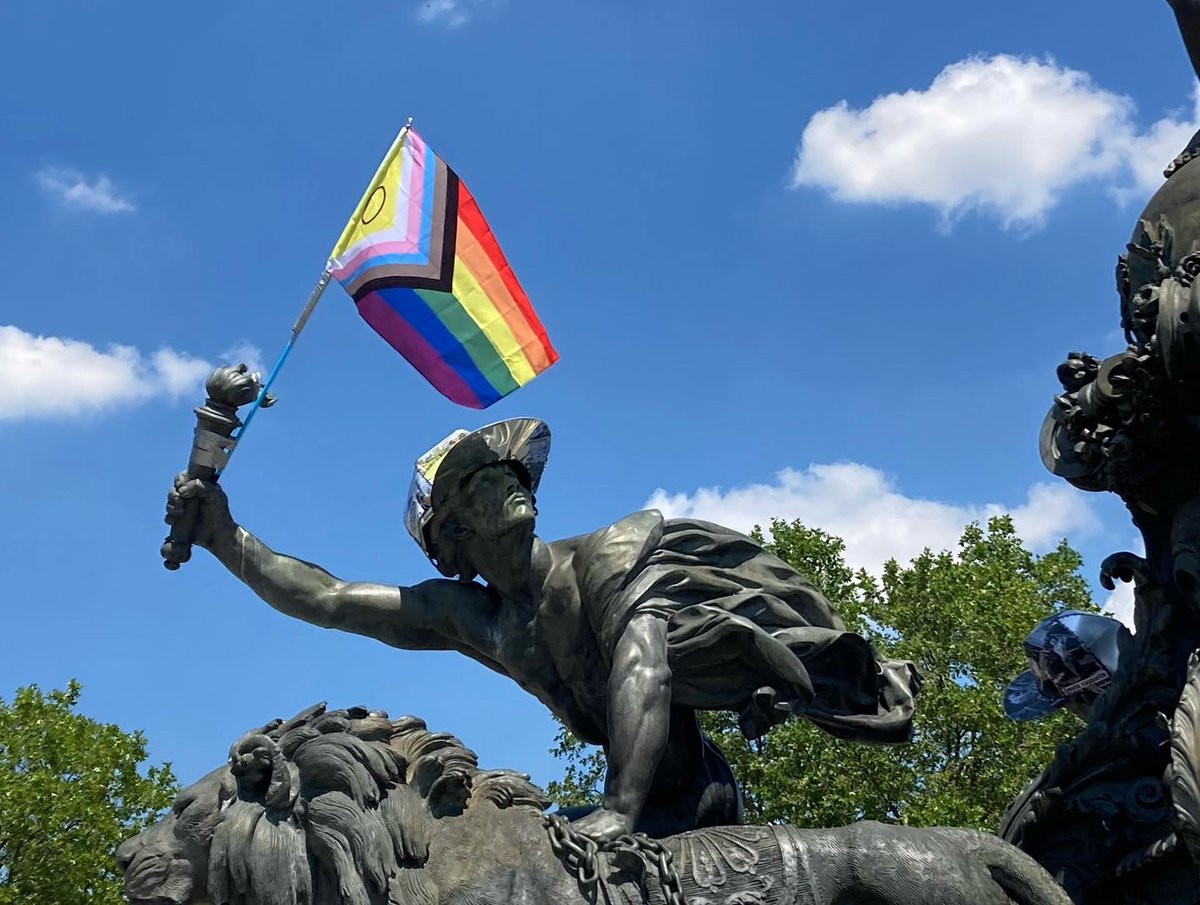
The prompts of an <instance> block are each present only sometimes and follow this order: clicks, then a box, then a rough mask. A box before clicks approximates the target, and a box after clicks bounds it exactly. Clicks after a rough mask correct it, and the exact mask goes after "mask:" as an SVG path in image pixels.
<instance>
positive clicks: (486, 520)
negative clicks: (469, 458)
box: [455, 462, 537, 540]
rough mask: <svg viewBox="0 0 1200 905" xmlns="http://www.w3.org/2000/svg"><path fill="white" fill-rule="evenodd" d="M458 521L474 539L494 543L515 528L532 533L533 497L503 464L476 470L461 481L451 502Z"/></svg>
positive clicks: (509, 467)
mask: <svg viewBox="0 0 1200 905" xmlns="http://www.w3.org/2000/svg"><path fill="white" fill-rule="evenodd" d="M455 510H456V514H457V516H458V519H459V521H460V522H462V524H463V525H465V526H466V527H468V528H470V529H471V531H472V532H473V533H474V535H475V536H476V537H479V538H482V539H485V540H495V539H497V538H500V537H503V536H504V535H506V534H508V533H509V532H510V531H513V530H515V529H518V528H526V529H529V530H532V527H533V523H534V520H535V518H536V514H537V513H536V512H535V510H534V508H533V494H531V493H530V492H529V488H528V487H526V486H525V484H524V483H523V482H522V481H521V479H520V477H519V476H518V475H517V472H516V470H515V469H514V468H512V467H511V466H510V465H507V464H505V463H503V462H501V463H498V464H496V465H488V466H486V467H484V468H481V469H479V470H478V471H476V472H475V473H474V474H472V475H471V476H470V477H469V478H467V480H466V481H464V482H463V485H462V488H461V489H460V490H459V491H458V494H457V498H456V500H455Z"/></svg>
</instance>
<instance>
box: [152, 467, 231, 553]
mask: <svg viewBox="0 0 1200 905" xmlns="http://www.w3.org/2000/svg"><path fill="white" fill-rule="evenodd" d="M193 510H194V513H195V514H194V515H191V512H192V511H193ZM185 518H194V519H195V521H194V523H193V527H192V532H191V538H190V540H191V543H194V544H199V545H200V546H201V547H204V548H206V549H210V550H211V549H212V547H213V545H214V544H216V543H217V542H218V541H220V540H221V539H222V538H228V537H230V536H231V535H232V534H233V532H234V530H235V529H236V528H237V525H236V524H235V523H234V521H233V516H232V515H230V514H229V499H228V498H227V497H226V496H225V491H224V490H222V489H221V485H220V484H217V483H216V482H215V481H202V480H199V479H196V478H193V479H191V480H189V479H188V476H187V473H186V472H182V473H180V474H179V475H177V476H176V478H175V486H174V487H172V488H171V490H170V492H169V493H168V494H167V517H166V523H167V524H168V525H172V526H174V525H175V524H177V523H179V522H180V521H181V520H183V519H185Z"/></svg>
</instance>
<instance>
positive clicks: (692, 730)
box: [637, 707, 742, 836]
mask: <svg viewBox="0 0 1200 905" xmlns="http://www.w3.org/2000/svg"><path fill="white" fill-rule="evenodd" d="M741 819H742V799H741V793H740V792H739V791H738V787H737V782H736V781H735V780H734V776H733V769H732V768H731V767H730V766H729V764H728V762H727V761H726V760H725V757H724V755H722V754H721V751H720V749H719V748H717V746H716V745H714V744H713V743H712V742H710V741H709V740H708V739H706V738H705V737H704V734H703V733H702V732H701V731H700V722H699V720H697V719H696V713H695V711H694V710H692V709H691V708H690V707H672V708H671V725H670V729H669V731H668V734H667V747H666V750H665V751H664V752H663V756H662V760H661V761H659V764H658V770H657V771H655V774H654V782H653V784H652V785H651V787H650V794H649V795H648V796H647V798H646V806H645V807H644V808H643V809H642V816H641V819H639V820H638V825H637V829H638V831H639V832H643V833H646V834H647V835H650V836H670V835H673V834H675V833H682V832H686V831H687V830H692V829H697V828H698V827H705V826H728V825H731V824H737V823H741Z"/></svg>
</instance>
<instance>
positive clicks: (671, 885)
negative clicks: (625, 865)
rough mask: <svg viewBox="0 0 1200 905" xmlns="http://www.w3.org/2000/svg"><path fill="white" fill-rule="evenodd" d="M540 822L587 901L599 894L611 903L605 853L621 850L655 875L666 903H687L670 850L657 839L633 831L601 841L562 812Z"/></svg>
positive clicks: (670, 904) (547, 816) (595, 898)
mask: <svg viewBox="0 0 1200 905" xmlns="http://www.w3.org/2000/svg"><path fill="white" fill-rule="evenodd" d="M542 822H543V823H544V824H545V826H546V831H547V832H548V833H549V835H550V848H551V849H552V850H553V851H554V854H555V855H557V856H558V857H559V858H561V859H562V860H563V862H564V863H565V864H566V865H567V867H568V868H569V869H570V870H572V871H573V872H574V873H575V879H576V880H577V881H578V882H579V888H580V889H581V890H582V891H583V893H584V895H586V896H587V897H588V899H589V901H591V902H595V901H596V900H597V897H598V895H603V896H604V901H605V902H606V903H611V902H612V894H611V892H610V891H609V884H608V882H607V881H606V880H605V878H604V876H603V873H604V866H605V864H606V863H607V860H608V858H607V856H608V855H612V854H617V853H622V852H624V853H629V854H633V855H636V856H637V857H638V858H640V859H641V861H642V863H643V864H645V865H646V866H647V867H648V868H650V869H651V870H653V871H654V872H655V873H656V874H657V875H658V882H659V884H660V885H661V886H662V893H663V899H664V900H665V902H666V905H687V899H685V898H684V895H683V886H682V885H681V884H680V881H679V873H678V871H676V870H675V863H674V860H673V857H672V855H671V851H670V849H668V848H667V847H666V846H665V845H663V844H662V842H660V841H659V840H658V839H651V838H650V837H649V836H646V835H645V834H643V833H634V834H632V835H631V834H626V835H624V836H619V837H618V838H616V839H614V840H613V841H612V842H605V843H603V844H601V843H598V842H597V841H596V840H595V839H592V838H591V837H590V836H586V835H584V834H583V833H580V832H579V831H578V830H576V829H574V828H573V827H572V826H571V821H569V820H567V819H566V818H565V817H563V816H562V815H561V814H544V815H543V816H542Z"/></svg>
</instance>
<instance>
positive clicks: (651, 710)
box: [604, 616, 671, 822]
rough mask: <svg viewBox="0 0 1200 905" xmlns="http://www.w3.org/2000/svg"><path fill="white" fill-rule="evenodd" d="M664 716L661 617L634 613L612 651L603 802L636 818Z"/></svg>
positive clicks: (667, 715) (666, 695)
mask: <svg viewBox="0 0 1200 905" xmlns="http://www.w3.org/2000/svg"><path fill="white" fill-rule="evenodd" d="M670 720H671V670H670V667H669V666H668V665H667V627H666V623H664V622H663V621H662V620H661V619H657V618H655V617H652V616H638V617H635V618H634V619H633V621H631V622H630V623H629V625H628V626H627V627H626V629H625V631H624V632H623V633H622V635H621V640H620V641H619V642H618V643H617V649H616V651H615V653H614V655H613V665H612V676H611V678H610V679H609V700H608V735H609V747H608V777H607V779H606V781H605V785H604V807H605V808H607V809H608V810H610V811H616V812H617V813H620V814H622V815H624V816H626V817H628V818H629V820H630V821H631V822H632V821H635V820H637V818H638V815H639V814H640V813H641V811H642V807H643V805H644V804H645V803H646V795H647V794H648V792H649V790H650V784H651V782H652V781H653V779H654V772H655V770H656V769H657V768H658V762H659V760H661V759H662V754H663V750H664V749H665V748H666V744H667V731H668V729H669V726H670Z"/></svg>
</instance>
